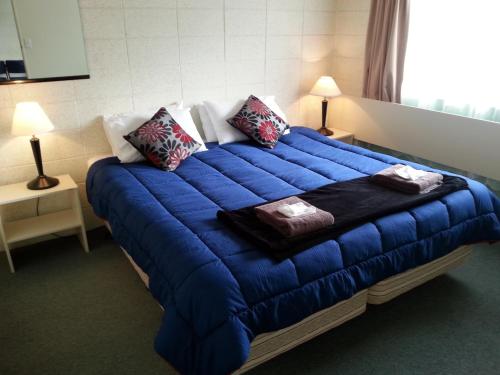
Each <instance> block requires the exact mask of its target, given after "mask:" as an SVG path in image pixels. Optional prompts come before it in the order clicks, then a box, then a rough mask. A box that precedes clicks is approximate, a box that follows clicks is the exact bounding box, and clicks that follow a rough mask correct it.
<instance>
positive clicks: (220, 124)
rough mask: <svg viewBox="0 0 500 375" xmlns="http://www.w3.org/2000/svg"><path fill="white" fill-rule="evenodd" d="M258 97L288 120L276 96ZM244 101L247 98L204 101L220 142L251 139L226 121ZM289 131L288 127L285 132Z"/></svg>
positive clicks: (236, 111)
mask: <svg viewBox="0 0 500 375" xmlns="http://www.w3.org/2000/svg"><path fill="white" fill-rule="evenodd" d="M258 98H259V99H260V100H262V102H264V104H265V105H267V106H268V107H269V108H270V109H271V110H272V111H273V112H274V113H276V114H277V115H278V116H280V117H281V118H282V119H283V120H285V122H286V121H287V119H286V115H285V114H284V112H283V111H282V110H281V108H280V107H279V106H278V104H277V103H276V100H275V98H274V96H259V97H258ZM244 103H245V100H243V99H240V100H237V101H232V102H212V101H205V102H203V104H204V106H205V109H206V111H207V113H208V116H209V118H210V122H211V126H212V128H213V129H214V130H215V134H216V135H217V140H218V141H219V144H221V145H222V144H224V143H230V142H238V141H245V140H248V139H249V138H248V137H247V136H246V135H245V134H243V133H242V132H241V131H239V130H238V129H236V128H233V127H232V126H231V125H229V124H228V123H227V121H226V120H227V119H230V118H231V117H233V116H234V115H236V114H237V113H238V111H239V110H240V109H241V107H242V106H243V104H244ZM203 130H205V127H203ZM288 133H290V130H289V129H287V130H286V131H285V133H284V134H288ZM205 134H206V133H205Z"/></svg>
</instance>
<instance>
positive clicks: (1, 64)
mask: <svg viewBox="0 0 500 375" xmlns="http://www.w3.org/2000/svg"><path fill="white" fill-rule="evenodd" d="M86 78H90V76H89V70H88V67H87V58H86V55H85V44H84V41H83V32H82V22H81V19H80V10H79V7H78V0H0V84H9V83H23V82H42V81H60V80H69V79H86Z"/></svg>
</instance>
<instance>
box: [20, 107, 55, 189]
mask: <svg viewBox="0 0 500 375" xmlns="http://www.w3.org/2000/svg"><path fill="white" fill-rule="evenodd" d="M53 129H54V125H53V124H52V122H51V121H50V120H49V118H48V117H47V115H46V114H45V112H44V111H43V109H42V107H40V104H38V103H36V102H24V103H18V104H17V105H16V110H15V112H14V119H13V120H12V135H31V136H32V138H31V140H30V143H31V149H32V150H33V156H34V158H35V163H36V169H37V170H38V177H37V178H35V179H34V180H32V181H30V182H28V185H27V186H28V189H30V190H43V189H49V188H51V187H54V186H56V185H57V184H59V180H58V179H57V178H53V177H48V176H45V174H44V173H43V164H42V152H41V151H40V140H39V139H38V138H37V137H35V134H40V133H46V132H49V131H51V130H53Z"/></svg>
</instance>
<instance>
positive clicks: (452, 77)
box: [402, 0, 500, 122]
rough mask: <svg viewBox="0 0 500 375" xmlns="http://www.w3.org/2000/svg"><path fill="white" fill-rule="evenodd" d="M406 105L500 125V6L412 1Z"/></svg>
mask: <svg viewBox="0 0 500 375" xmlns="http://www.w3.org/2000/svg"><path fill="white" fill-rule="evenodd" d="M410 14H411V16H410V30H409V37H408V49H407V53H406V61H405V71H404V81H403V88H402V96H403V104H406V105H411V106H416V107H421V108H425V109H430V110H436V111H442V112H448V113H453V114H457V115H462V116H467V117H473V118H478V119H483V120H489V121H496V122H500V21H499V17H500V1H498V0H474V1H471V0H439V1H436V0H415V1H412V2H411V13H410Z"/></svg>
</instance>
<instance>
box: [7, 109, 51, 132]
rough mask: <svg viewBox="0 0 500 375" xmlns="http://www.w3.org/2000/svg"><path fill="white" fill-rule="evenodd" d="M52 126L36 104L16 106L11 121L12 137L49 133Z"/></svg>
mask: <svg viewBox="0 0 500 375" xmlns="http://www.w3.org/2000/svg"><path fill="white" fill-rule="evenodd" d="M53 129H54V125H53V124H52V122H51V121H50V119H49V118H48V117H47V115H46V114H45V112H44V111H43V109H42V107H41V106H40V104H38V103H37V102H23V103H18V104H17V105H16V110H15V112H14V118H13V120H12V135H33V134H40V133H46V132H50V131H51V130H53Z"/></svg>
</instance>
